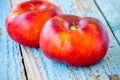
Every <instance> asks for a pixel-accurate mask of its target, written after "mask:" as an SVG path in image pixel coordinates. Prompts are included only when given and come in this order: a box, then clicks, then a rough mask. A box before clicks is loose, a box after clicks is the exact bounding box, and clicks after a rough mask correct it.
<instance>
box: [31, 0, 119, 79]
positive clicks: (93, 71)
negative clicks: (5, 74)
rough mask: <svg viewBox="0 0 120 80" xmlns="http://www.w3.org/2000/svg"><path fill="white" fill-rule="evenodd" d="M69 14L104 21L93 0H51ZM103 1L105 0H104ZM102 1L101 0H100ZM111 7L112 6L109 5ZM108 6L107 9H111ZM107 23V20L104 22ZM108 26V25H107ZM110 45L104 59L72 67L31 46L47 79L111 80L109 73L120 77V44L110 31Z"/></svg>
mask: <svg viewBox="0 0 120 80" xmlns="http://www.w3.org/2000/svg"><path fill="white" fill-rule="evenodd" d="M51 1H52V2H54V3H56V4H57V5H58V6H59V7H60V8H61V9H62V10H63V11H64V13H67V14H76V15H79V16H82V17H83V16H90V17H95V18H98V19H100V20H101V21H102V22H103V21H104V19H103V17H102V16H101V14H100V12H99V11H98V9H97V7H96V6H95V5H94V2H93V0H51ZM102 1H103V0H102ZM99 2H100V0H99ZM109 8H111V7H109ZM109 8H107V9H109ZM103 23H105V22H103ZM106 27H107V28H108V26H106ZM109 37H110V45H109V50H108V53H107V55H106V56H105V58H104V59H102V60H101V61H100V62H98V63H97V64H95V65H91V66H89V67H72V66H68V65H66V64H63V63H59V62H54V61H51V60H49V59H48V58H46V57H45V56H44V55H43V53H42V52H41V50H40V49H38V50H37V52H36V49H34V48H29V50H30V52H31V53H32V55H33V56H34V57H41V61H42V63H41V62H40V64H39V65H41V66H43V67H44V69H45V72H46V75H47V80H95V79H98V80H109V75H118V77H120V71H119V70H120V65H119V64H120V60H119V59H120V46H119V44H118V43H117V41H116V39H115V38H113V36H112V35H111V32H109ZM39 65H38V66H39Z"/></svg>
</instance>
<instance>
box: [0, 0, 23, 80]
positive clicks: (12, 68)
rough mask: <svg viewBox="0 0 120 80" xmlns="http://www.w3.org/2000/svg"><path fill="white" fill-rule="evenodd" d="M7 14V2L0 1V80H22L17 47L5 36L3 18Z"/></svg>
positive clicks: (4, 0)
mask: <svg viewBox="0 0 120 80" xmlns="http://www.w3.org/2000/svg"><path fill="white" fill-rule="evenodd" d="M8 12H9V7H8V2H7V0H1V1H0V80H22V78H21V72H22V68H21V67H20V61H19V60H20V59H19V58H20V56H18V54H19V49H18V46H17V44H16V43H15V42H13V41H12V40H11V39H10V38H9V37H8V35H7V33H6V30H5V18H6V15H7V14H8Z"/></svg>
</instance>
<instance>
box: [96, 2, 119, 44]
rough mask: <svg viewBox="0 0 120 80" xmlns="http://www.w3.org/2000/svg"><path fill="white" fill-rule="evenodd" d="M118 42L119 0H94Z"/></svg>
mask: <svg viewBox="0 0 120 80" xmlns="http://www.w3.org/2000/svg"><path fill="white" fill-rule="evenodd" d="M95 2H96V5H97V7H98V8H99V9H100V11H101V13H102V14H103V16H104V17H105V18H106V20H107V23H108V25H109V26H110V29H111V30H112V32H113V34H114V35H115V37H116V39H117V40H118V42H119V44H120V0H117V1H116V0H111V1H110V0H95Z"/></svg>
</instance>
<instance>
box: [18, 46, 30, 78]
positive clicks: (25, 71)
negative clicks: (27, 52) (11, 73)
mask: <svg viewBox="0 0 120 80" xmlns="http://www.w3.org/2000/svg"><path fill="white" fill-rule="evenodd" d="M19 50H20V53H21V56H22V63H23V68H24V73H25V76H26V80H28V76H27V70H26V67H25V62H24V58H23V53H22V49H21V46H20V45H19Z"/></svg>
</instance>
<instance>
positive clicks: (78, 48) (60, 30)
mask: <svg viewBox="0 0 120 80" xmlns="http://www.w3.org/2000/svg"><path fill="white" fill-rule="evenodd" d="M72 27H73V28H72ZM39 44H40V48H41V50H42V51H43V53H44V54H45V55H46V56H47V57H48V58H50V59H52V60H55V61H60V62H64V63H66V64H69V65H71V66H90V65H92V64H95V63H97V62H98V61H99V60H101V59H102V58H103V57H104V56H105V55H106V53H107V50H108V46H109V37H108V32H107V30H106V28H105V26H104V25H103V24H102V22H101V21H99V20H98V19H96V18H91V17H85V18H80V17H78V16H75V15H70V14H63V15H59V16H55V17H53V18H51V19H49V20H48V21H47V22H46V23H45V25H44V27H43V29H42V31H41V35H40V42H39Z"/></svg>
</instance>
